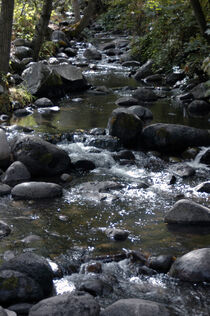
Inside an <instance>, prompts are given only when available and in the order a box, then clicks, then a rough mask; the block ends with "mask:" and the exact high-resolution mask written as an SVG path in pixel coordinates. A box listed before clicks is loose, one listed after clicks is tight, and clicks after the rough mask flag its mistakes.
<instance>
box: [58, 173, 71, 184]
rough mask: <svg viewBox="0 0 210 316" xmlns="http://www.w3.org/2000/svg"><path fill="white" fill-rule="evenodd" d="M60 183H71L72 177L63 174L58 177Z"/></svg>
mask: <svg viewBox="0 0 210 316" xmlns="http://www.w3.org/2000/svg"><path fill="white" fill-rule="evenodd" d="M60 179H61V181H63V182H71V181H72V179H73V178H72V176H71V175H70V174H68V173H63V174H62V175H61V177H60Z"/></svg>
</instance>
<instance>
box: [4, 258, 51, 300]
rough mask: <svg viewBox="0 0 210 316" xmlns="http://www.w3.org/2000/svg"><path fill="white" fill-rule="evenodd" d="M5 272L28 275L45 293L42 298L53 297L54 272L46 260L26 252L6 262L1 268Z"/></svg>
mask: <svg viewBox="0 0 210 316" xmlns="http://www.w3.org/2000/svg"><path fill="white" fill-rule="evenodd" d="M4 270H13V271H18V272H21V273H23V274H25V275H27V276H28V277H29V278H31V279H33V280H35V281H36V282H37V283H38V284H39V286H40V288H41V292H43V296H42V297H47V296H49V295H51V292H52V289H53V271H52V269H51V267H50V265H49V263H48V262H47V260H46V259H45V258H43V257H41V256H38V255H36V254H35V253H32V252H26V253H23V254H21V255H19V256H17V257H15V258H13V259H11V260H9V261H6V262H4V263H3V264H2V265H1V266H0V271H4ZM29 290H30V289H29ZM0 296H1V295H0Z"/></svg>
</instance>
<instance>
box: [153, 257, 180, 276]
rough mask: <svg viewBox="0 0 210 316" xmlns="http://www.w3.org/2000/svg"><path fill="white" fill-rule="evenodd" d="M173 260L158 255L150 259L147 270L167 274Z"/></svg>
mask: <svg viewBox="0 0 210 316" xmlns="http://www.w3.org/2000/svg"><path fill="white" fill-rule="evenodd" d="M174 260H175V258H174V257H173V256H170V255H160V256H157V257H150V258H149V260H148V262H149V268H151V269H153V270H156V271H157V272H159V273H167V272H168V271H169V270H170V268H171V265H172V263H173V262H174Z"/></svg>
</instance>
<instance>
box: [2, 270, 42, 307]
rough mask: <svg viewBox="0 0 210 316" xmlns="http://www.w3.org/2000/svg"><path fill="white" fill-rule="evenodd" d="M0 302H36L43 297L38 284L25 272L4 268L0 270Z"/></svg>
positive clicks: (6, 303)
mask: <svg viewBox="0 0 210 316" xmlns="http://www.w3.org/2000/svg"><path fill="white" fill-rule="evenodd" d="M0 280H1V282H0V304H2V305H7V306H8V305H10V304H14V303H18V302H19V303H20V302H33V301H35V302H37V301H39V300H41V299H43V298H44V295H43V291H42V289H41V287H40V285H39V284H38V283H37V282H36V281H35V280H34V279H32V278H31V277H29V276H27V275H26V274H25V273H21V272H18V271H14V270H10V269H9V268H8V269H5V270H1V271H0Z"/></svg>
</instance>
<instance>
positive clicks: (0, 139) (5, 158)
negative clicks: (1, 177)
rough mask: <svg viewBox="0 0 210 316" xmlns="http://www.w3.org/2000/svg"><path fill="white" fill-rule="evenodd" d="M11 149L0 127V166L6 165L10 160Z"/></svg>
mask: <svg viewBox="0 0 210 316" xmlns="http://www.w3.org/2000/svg"><path fill="white" fill-rule="evenodd" d="M10 155H11V150H10V146H9V143H8V141H7V137H6V134H5V132H4V131H3V130H2V129H0V168H1V167H3V168H4V167H6V166H8V164H9V161H10Z"/></svg>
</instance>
